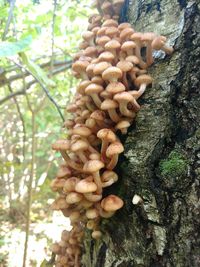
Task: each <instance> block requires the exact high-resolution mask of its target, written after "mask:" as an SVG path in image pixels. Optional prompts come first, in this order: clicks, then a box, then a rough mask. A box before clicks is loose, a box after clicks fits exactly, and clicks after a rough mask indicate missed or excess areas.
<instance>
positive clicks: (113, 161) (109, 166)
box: [106, 154, 119, 170]
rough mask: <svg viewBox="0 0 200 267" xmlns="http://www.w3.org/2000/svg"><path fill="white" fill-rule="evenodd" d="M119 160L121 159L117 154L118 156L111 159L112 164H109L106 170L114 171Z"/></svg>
mask: <svg viewBox="0 0 200 267" xmlns="http://www.w3.org/2000/svg"><path fill="white" fill-rule="evenodd" d="M118 158H119V156H118V154H117V155H114V156H113V157H112V158H111V160H110V162H109V163H108V164H107V166H106V168H107V169H108V170H113V169H114V168H115V166H116V165H117V162H118Z"/></svg>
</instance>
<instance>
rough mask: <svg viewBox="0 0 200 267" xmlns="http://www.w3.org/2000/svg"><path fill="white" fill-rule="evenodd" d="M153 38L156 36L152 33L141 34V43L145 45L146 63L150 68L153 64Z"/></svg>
mask: <svg viewBox="0 0 200 267" xmlns="http://www.w3.org/2000/svg"><path fill="white" fill-rule="evenodd" d="M155 38H156V34H155V33H154V32H146V33H143V36H142V38H141V41H142V42H143V43H145V45H146V61H147V65H148V66H151V64H153V62H154V59H153V56H152V46H151V44H152V42H153V40H154V39H155Z"/></svg>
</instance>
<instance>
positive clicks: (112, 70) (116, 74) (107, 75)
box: [102, 67, 122, 82]
mask: <svg viewBox="0 0 200 267" xmlns="http://www.w3.org/2000/svg"><path fill="white" fill-rule="evenodd" d="M121 77H122V71H121V70H120V69H119V68H117V67H109V68H107V69H106V70H104V72H103V73H102V78H103V79H104V80H105V81H109V82H117V81H118V79H120V78H121Z"/></svg>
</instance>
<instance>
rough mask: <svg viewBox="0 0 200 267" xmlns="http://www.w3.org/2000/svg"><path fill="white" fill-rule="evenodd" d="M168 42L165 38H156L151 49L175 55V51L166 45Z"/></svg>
mask: <svg viewBox="0 0 200 267" xmlns="http://www.w3.org/2000/svg"><path fill="white" fill-rule="evenodd" d="M166 40H167V39H166V37H165V36H158V37H156V38H154V40H153V42H152V43H151V47H152V48H153V49H155V50H163V51H164V52H165V53H166V54H168V55H170V54H172V53H173V51H174V49H173V48H172V47H170V46H167V45H166V44H165V42H166Z"/></svg>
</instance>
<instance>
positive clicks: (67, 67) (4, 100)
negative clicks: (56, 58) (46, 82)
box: [0, 64, 71, 105]
mask: <svg viewBox="0 0 200 267" xmlns="http://www.w3.org/2000/svg"><path fill="white" fill-rule="evenodd" d="M70 66H71V64H70V65H66V66H62V67H60V68H56V69H55V70H54V71H53V75H56V74H58V73H61V72H63V71H65V70H67V69H69V68H70ZM24 75H25V73H24ZM20 78H23V76H22V75H21V74H20ZM7 80H8V83H10V82H11V81H10V80H9V79H7ZM5 81H6V80H5ZM36 82H37V81H36V80H32V81H30V82H29V83H27V84H26V89H24V87H23V88H22V89H20V90H19V91H16V92H13V93H12V94H10V95H8V96H6V97H4V98H2V99H0V105H2V104H3V103H4V102H6V101H8V100H9V99H11V98H13V97H15V96H18V95H25V93H26V91H28V90H29V89H30V87H31V86H32V85H33V84H35V83H36ZM6 84H7V83H5V84H4V85H6Z"/></svg>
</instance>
